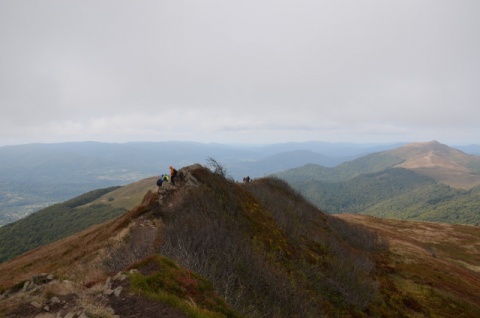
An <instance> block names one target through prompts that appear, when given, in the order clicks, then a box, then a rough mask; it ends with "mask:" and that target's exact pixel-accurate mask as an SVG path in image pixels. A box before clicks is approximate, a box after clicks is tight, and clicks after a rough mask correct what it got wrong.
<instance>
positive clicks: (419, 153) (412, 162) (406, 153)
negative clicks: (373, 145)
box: [388, 141, 480, 189]
mask: <svg viewBox="0 0 480 318" xmlns="http://www.w3.org/2000/svg"><path fill="white" fill-rule="evenodd" d="M388 153H389V154H391V155H394V156H398V157H399V158H402V159H403V160H404V161H403V162H402V163H401V164H398V165H397V166H396V167H401V168H406V169H409V170H412V171H415V172H417V173H418V174H421V175H426V176H429V177H432V178H433V179H435V180H436V181H437V182H439V183H443V184H446V185H449V186H451V187H454V188H462V189H470V188H472V187H474V186H477V185H480V158H479V157H476V156H472V155H467V154H465V153H464V152H461V151H459V150H457V149H454V148H451V147H448V146H446V145H443V144H440V143H439V142H437V141H432V142H428V143H412V144H409V145H406V146H404V147H400V148H398V149H394V150H391V151H388Z"/></svg>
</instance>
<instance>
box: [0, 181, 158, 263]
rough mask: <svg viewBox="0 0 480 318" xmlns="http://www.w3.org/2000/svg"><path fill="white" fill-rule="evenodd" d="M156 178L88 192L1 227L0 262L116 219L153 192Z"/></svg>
mask: <svg viewBox="0 0 480 318" xmlns="http://www.w3.org/2000/svg"><path fill="white" fill-rule="evenodd" d="M156 180H157V177H150V178H147V179H144V180H140V181H137V182H134V183H132V184H129V185H126V186H123V187H110V188H105V189H99V190H94V191H90V192H88V193H85V194H83V195H81V196H78V197H76V198H73V199H71V200H68V201H66V202H63V203H58V204H54V205H52V206H50V207H47V208H45V209H42V210H40V211H37V212H35V213H33V214H31V215H29V216H27V217H26V218H24V219H21V220H18V221H16V222H13V223H10V224H7V225H5V226H2V227H0V242H2V244H1V245H0V262H4V261H6V260H8V259H10V258H13V257H15V256H17V255H20V254H22V253H24V252H26V251H29V250H31V249H34V248H36V247H39V246H42V245H46V244H48V243H51V242H54V241H57V240H59V239H62V238H64V237H67V236H70V235H72V234H75V233H78V232H80V231H82V230H84V229H86V228H88V227H90V226H92V225H95V224H98V223H102V222H104V221H108V220H110V219H112V218H115V217H117V216H119V215H121V214H123V213H125V212H126V211H128V210H131V209H132V208H133V207H135V206H136V205H138V204H139V203H140V202H142V199H143V196H144V195H145V193H146V192H147V191H148V190H156V188H157V186H156V184H155V183H156Z"/></svg>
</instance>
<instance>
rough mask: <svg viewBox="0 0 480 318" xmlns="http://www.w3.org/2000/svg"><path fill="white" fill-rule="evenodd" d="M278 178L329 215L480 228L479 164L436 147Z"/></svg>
mask: <svg viewBox="0 0 480 318" xmlns="http://www.w3.org/2000/svg"><path fill="white" fill-rule="evenodd" d="M276 175H277V176H278V177H280V178H282V179H284V180H286V181H288V182H289V183H290V184H291V185H292V186H293V187H294V188H295V189H297V190H298V191H300V193H302V194H303V195H305V197H306V198H307V199H309V200H310V201H311V202H312V203H314V204H315V205H317V206H318V207H320V208H321V209H323V210H324V211H327V212H329V213H365V214H372V215H376V216H382V217H394V218H405V219H417V220H427V221H441V222H451V223H470V224H480V215H478V213H477V212H476V211H478V210H479V209H480V203H479V202H480V200H479V198H480V196H479V195H480V193H479V185H480V158H479V157H476V156H471V155H467V154H465V153H463V152H461V151H458V150H456V149H453V148H450V147H448V146H445V145H442V144H440V143H438V142H436V141H433V142H428V143H413V144H409V145H405V146H402V147H400V148H397V149H393V150H388V151H385V152H380V153H375V154H370V155H367V156H365V157H362V158H358V159H355V160H352V161H350V162H345V163H343V164H340V165H338V166H337V167H334V168H325V167H321V166H316V165H307V166H304V167H300V168H296V169H291V170H287V171H284V172H281V173H277V174H276Z"/></svg>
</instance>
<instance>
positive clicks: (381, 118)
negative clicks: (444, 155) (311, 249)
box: [0, 0, 480, 146]
mask: <svg viewBox="0 0 480 318" xmlns="http://www.w3.org/2000/svg"><path fill="white" fill-rule="evenodd" d="M0 109H1V114H0V146H1V145H7V144H20V143H30V142H61V141H83V140H96V141H109V142H125V141H164V140H188V141H199V142H220V143H273V142H287V141H309V140H320V141H348V142H361V143H370V142H396V141H430V140H438V141H440V142H443V143H447V144H457V145H460V144H462V145H463V144H470V143H476V144H480V1H478V0H431V1H426V0H411V1H410V0H392V1H388V0H375V1H374V0H364V1H358V0H330V1H322V0H311V1H307V0H292V1H287V0H271V1H270V0H269V1H267V0H255V1H250V0H241V1H233V0H232V1H226V0H211V1H209V0H198V1H182V0H171V1H161V0H157V1H141V0H135V1H132V0H130V1H120V0H111V1H102V0H95V1H88V0H78V1H67V0H58V1H51V0H42V1H36V0H30V1H24V0H0Z"/></svg>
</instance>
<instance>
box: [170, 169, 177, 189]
mask: <svg viewBox="0 0 480 318" xmlns="http://www.w3.org/2000/svg"><path fill="white" fill-rule="evenodd" d="M176 177H177V170H175V168H174V167H173V166H170V182H171V183H172V185H175V178H176Z"/></svg>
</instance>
